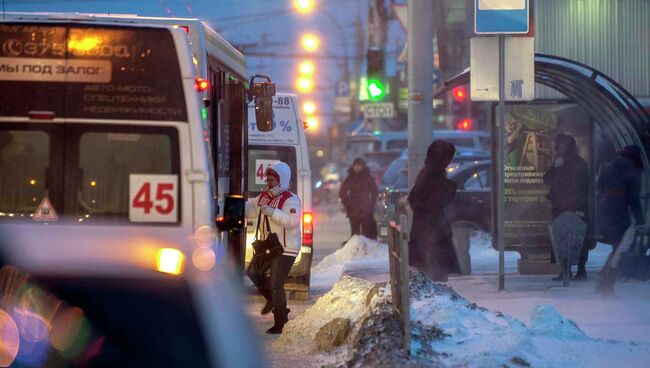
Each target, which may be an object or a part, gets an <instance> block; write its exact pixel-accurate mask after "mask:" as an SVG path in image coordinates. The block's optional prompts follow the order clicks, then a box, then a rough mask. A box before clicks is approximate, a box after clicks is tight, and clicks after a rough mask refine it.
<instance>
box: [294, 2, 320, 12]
mask: <svg viewBox="0 0 650 368" xmlns="http://www.w3.org/2000/svg"><path fill="white" fill-rule="evenodd" d="M314 5H315V4H314V0H293V7H294V8H296V10H297V11H298V12H299V13H309V12H311V11H312V10H314Z"/></svg>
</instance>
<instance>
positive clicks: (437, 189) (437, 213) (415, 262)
mask: <svg viewBox="0 0 650 368" xmlns="http://www.w3.org/2000/svg"><path fill="white" fill-rule="evenodd" d="M455 151H456V149H455V148H454V146H453V145H452V144H451V143H449V142H446V141H442V140H436V141H434V142H433V143H431V145H430V146H429V148H428V150H427V158H426V160H425V161H424V168H423V169H422V171H420V173H419V174H418V176H417V179H416V180H415V185H414V186H413V189H411V192H410V193H409V196H408V202H409V205H410V206H411V208H412V209H413V226H412V228H411V233H410V237H409V264H410V265H411V266H413V267H415V268H417V269H418V270H420V271H421V272H424V273H425V274H427V275H429V277H431V278H432V279H434V280H439V279H442V280H445V279H446V276H447V274H448V273H454V272H458V259H457V258H456V251H455V248H454V243H453V241H452V233H451V227H450V226H449V224H448V223H447V221H446V219H445V214H444V210H445V207H447V205H448V204H449V203H451V201H452V200H453V199H454V196H455V195H456V183H455V182H453V181H451V180H449V179H447V170H446V168H447V165H449V163H450V162H451V160H452V159H453V157H454V153H455Z"/></svg>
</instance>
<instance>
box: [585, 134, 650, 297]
mask: <svg viewBox="0 0 650 368" xmlns="http://www.w3.org/2000/svg"><path fill="white" fill-rule="evenodd" d="M642 170H643V161H642V160H641V148H639V146H636V145H632V146H626V147H624V148H623V149H622V150H621V151H619V152H618V153H617V154H616V156H614V158H613V159H611V160H610V161H609V162H608V163H606V164H605V165H604V166H603V168H602V169H601V171H600V175H599V176H598V181H597V183H596V188H597V190H598V194H597V195H598V197H597V198H598V205H597V211H598V233H599V234H600V235H601V236H602V238H603V241H604V242H605V243H608V244H611V245H612V247H613V249H612V252H611V253H610V256H609V257H608V258H607V262H606V263H605V266H603V271H602V272H601V280H599V283H598V287H597V290H598V291H601V292H603V293H604V294H605V295H611V294H613V293H614V284H615V282H616V279H617V277H618V264H614V263H617V262H618V259H619V258H620V257H616V260H615V261H614V260H613V257H614V254H615V253H616V251H617V249H618V247H619V245H620V244H621V240H622V239H623V235H624V234H625V231H626V230H627V229H628V228H629V227H630V225H631V224H632V221H631V218H633V219H634V225H635V226H640V225H643V224H644V222H645V219H644V216H643V210H642V209H641V201H640V200H639V193H640V191H641V173H642Z"/></svg>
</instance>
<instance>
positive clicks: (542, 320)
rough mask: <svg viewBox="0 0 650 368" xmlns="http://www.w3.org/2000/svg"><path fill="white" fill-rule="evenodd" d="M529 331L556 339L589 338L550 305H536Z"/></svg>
mask: <svg viewBox="0 0 650 368" xmlns="http://www.w3.org/2000/svg"><path fill="white" fill-rule="evenodd" d="M530 331H531V332H532V334H533V335H536V336H548V337H554V338H557V339H566V340H572V339H573V340H588V339H589V337H588V336H587V335H586V334H585V333H584V332H583V331H582V330H581V329H580V327H578V325H577V324H576V323H575V322H573V321H572V320H570V319H566V318H564V317H562V315H561V314H560V313H558V311H557V310H556V309H555V308H553V307H552V306H550V305H538V306H536V307H535V309H533V312H532V318H531V322H530Z"/></svg>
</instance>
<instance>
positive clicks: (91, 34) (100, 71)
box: [0, 23, 187, 121]
mask: <svg viewBox="0 0 650 368" xmlns="http://www.w3.org/2000/svg"><path fill="white" fill-rule="evenodd" d="M0 44H1V45H2V50H0V56H1V57H0V101H2V104H1V105H0V116H11V117H26V116H28V115H30V112H34V111H47V112H49V113H52V114H53V115H54V116H55V117H65V118H86V119H90V118H92V119H127V120H128V119H132V120H155V121H161V120H164V121H187V112H186V107H185V97H184V93H183V86H182V79H181V73H180V67H179V58H178V56H177V55H176V48H175V46H174V40H173V38H172V34H171V33H170V31H169V30H168V29H165V28H152V27H132V26H129V27H119V26H108V25H101V26H100V25H84V24H49V25H44V24H38V23H34V24H30V23H0ZM161 60H164V62H161ZM152 76H153V77H152Z"/></svg>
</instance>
